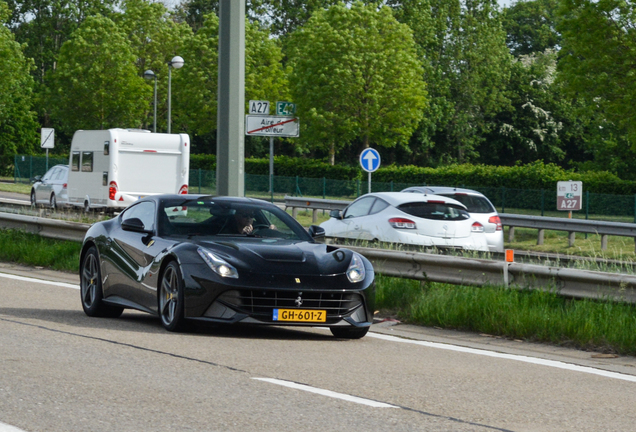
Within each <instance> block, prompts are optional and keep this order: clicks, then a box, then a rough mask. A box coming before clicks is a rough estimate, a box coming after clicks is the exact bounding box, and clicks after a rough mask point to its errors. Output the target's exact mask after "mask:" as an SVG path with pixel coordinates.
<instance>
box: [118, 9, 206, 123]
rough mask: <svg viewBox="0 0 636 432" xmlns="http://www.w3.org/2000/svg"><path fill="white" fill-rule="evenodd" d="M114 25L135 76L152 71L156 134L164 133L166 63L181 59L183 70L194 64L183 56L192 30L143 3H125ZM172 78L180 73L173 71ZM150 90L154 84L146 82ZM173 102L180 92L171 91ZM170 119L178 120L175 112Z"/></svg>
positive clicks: (149, 119)
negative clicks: (133, 59)
mask: <svg viewBox="0 0 636 432" xmlns="http://www.w3.org/2000/svg"><path fill="white" fill-rule="evenodd" d="M114 20H115V22H116V23H117V24H118V27H119V28H120V30H121V31H122V32H123V33H124V34H125V35H126V38H127V40H128V42H129V43H130V46H131V49H132V52H133V53H134V55H135V57H136V62H135V65H136V67H137V75H139V76H143V74H144V72H145V71H146V70H152V71H153V72H154V73H155V76H156V77H157V131H166V130H167V111H168V62H169V61H170V60H171V59H172V58H173V57H174V56H177V55H180V56H182V57H183V58H184V60H185V64H186V67H189V66H190V62H191V61H192V60H194V59H193V58H191V57H188V55H187V54H186V53H185V52H184V49H185V45H186V42H187V41H188V40H189V39H190V38H191V37H192V29H191V28H190V26H188V25H187V24H185V23H177V22H175V21H174V19H173V16H172V15H171V14H170V13H169V11H168V9H166V7H165V6H164V5H163V4H161V3H151V2H149V1H147V0H126V1H124V2H123V3H122V12H121V13H119V14H117V15H115V17H114ZM173 72H174V76H177V75H179V74H182V73H183V70H179V71H173ZM147 84H148V85H149V86H150V87H154V80H150V81H147ZM172 90H173V92H174V93H175V94H173V99H175V100H178V98H179V97H180V96H181V94H180V88H179V87H176V86H175V87H173V89H172ZM153 115H154V110H153V109H152V108H150V109H149V111H148V113H147V116H146V117H145V120H144V126H145V127H146V128H150V125H152V123H153ZM172 117H173V119H174V118H178V117H179V113H178V110H177V111H176V112H174V113H173V116H172Z"/></svg>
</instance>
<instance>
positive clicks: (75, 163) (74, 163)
mask: <svg viewBox="0 0 636 432" xmlns="http://www.w3.org/2000/svg"><path fill="white" fill-rule="evenodd" d="M79 166H80V152H78V151H74V152H73V157H72V158H71V170H73V171H79Z"/></svg>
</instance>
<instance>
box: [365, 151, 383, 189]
mask: <svg viewBox="0 0 636 432" xmlns="http://www.w3.org/2000/svg"><path fill="white" fill-rule="evenodd" d="M380 162H381V158H380V153H378V151H377V150H375V149H372V148H367V149H364V150H362V153H360V166H361V167H362V169H363V170H365V171H366V172H368V173H369V185H368V189H367V190H368V192H369V193H371V173H372V172H373V171H375V170H377V169H378V168H380Z"/></svg>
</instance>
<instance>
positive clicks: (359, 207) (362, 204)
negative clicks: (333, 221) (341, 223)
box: [344, 197, 375, 219]
mask: <svg viewBox="0 0 636 432" xmlns="http://www.w3.org/2000/svg"><path fill="white" fill-rule="evenodd" d="M374 201H375V197H366V198H362V199H359V200H358V201H356V202H354V203H353V204H351V205H350V206H349V207H347V210H345V214H344V218H345V219H348V218H352V217H358V216H365V215H367V214H369V210H370V209H371V206H372V205H373V202H374Z"/></svg>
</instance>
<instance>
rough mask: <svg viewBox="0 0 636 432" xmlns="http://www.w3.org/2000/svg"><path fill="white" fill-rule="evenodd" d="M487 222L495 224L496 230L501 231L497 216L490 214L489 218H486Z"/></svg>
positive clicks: (501, 227)
mask: <svg viewBox="0 0 636 432" xmlns="http://www.w3.org/2000/svg"><path fill="white" fill-rule="evenodd" d="M488 223H491V224H497V231H501V230H502V229H503V226H502V225H501V219H499V216H490V218H488Z"/></svg>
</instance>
